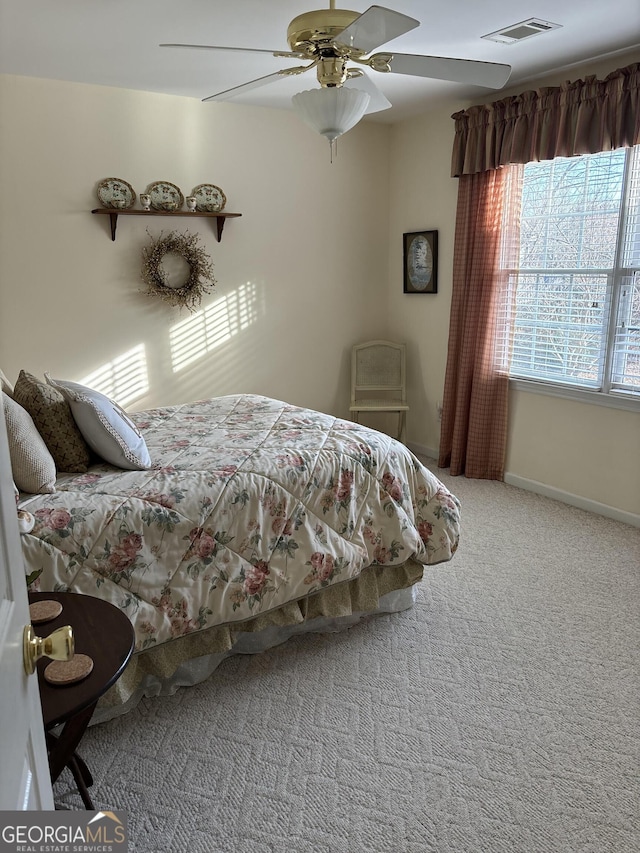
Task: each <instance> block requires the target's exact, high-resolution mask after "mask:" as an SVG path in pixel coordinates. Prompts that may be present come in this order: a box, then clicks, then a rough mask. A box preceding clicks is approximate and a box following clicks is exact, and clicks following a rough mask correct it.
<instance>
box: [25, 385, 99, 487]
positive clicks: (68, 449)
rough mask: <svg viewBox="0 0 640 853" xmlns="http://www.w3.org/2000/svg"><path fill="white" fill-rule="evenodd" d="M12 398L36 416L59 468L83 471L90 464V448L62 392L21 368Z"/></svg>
mask: <svg viewBox="0 0 640 853" xmlns="http://www.w3.org/2000/svg"><path fill="white" fill-rule="evenodd" d="M13 399H14V400H15V401H16V402H17V403H20V405H21V406H22V407H23V408H24V409H26V410H27V411H28V412H29V414H30V415H31V417H32V418H33V422H34V424H35V425H36V427H37V429H38V432H39V433H40V435H41V436H42V437H43V439H44V443H45V444H46V445H47V447H48V448H49V452H50V453H51V455H52V456H53V459H54V461H55V463H56V468H57V469H58V471H71V472H74V473H75V472H80V473H82V474H84V473H85V471H86V470H87V467H88V466H89V448H88V447H87V443H86V442H85V440H84V438H83V437H82V433H81V432H80V430H79V429H78V426H77V424H76V422H75V420H74V419H73V415H72V414H71V409H70V407H69V404H68V403H67V401H66V400H65V398H64V397H63V395H62V394H61V393H60V391H58V390H57V389H55V388H52V387H51V385H47V384H46V383H45V382H39V381H38V380H37V379H36V377H35V376H32V375H31V374H30V373H27V372H26V371H24V370H21V371H20V375H19V376H18V381H17V382H16V384H15V387H14V389H13Z"/></svg>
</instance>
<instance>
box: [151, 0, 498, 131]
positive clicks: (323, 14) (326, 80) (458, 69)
mask: <svg viewBox="0 0 640 853" xmlns="http://www.w3.org/2000/svg"><path fill="white" fill-rule="evenodd" d="M418 26H420V22H419V21H417V20H416V19H415V18H410V17H408V16H407V15H403V14H401V13H400V12H396V11H394V10H393V9H387V8H385V7H383V6H371V7H370V8H369V9H367V11H366V12H363V13H362V14H360V13H358V12H351V11H349V10H347V9H336V8H335V0H329V8H328V9H318V10H315V11H312V12H305V13H304V14H302V15H298V16H297V17H296V18H294V19H293V20H292V21H291V23H290V24H289V27H288V29H287V41H288V43H289V48H290V49H289V50H288V51H283V50H262V49H256V48H244V47H221V46H214V45H203V44H161V45H160V47H171V48H188V49H192V50H218V51H223V50H224V51H243V52H247V53H263V54H269V55H271V56H275V57H278V58H283V59H298V60H300V59H302V60H306V61H307V63H308V64H306V65H297V66H294V67H292V68H283V69H281V70H279V71H276V72H275V73H273V74H267V75H266V76H264V77H259V78H258V79H256V80H250V81H249V82H248V83H243V84H241V85H239V86H234V87H233V88H231V89H225V90H224V91H222V92H217V93H216V94H214V95H210V96H209V97H208V98H205V99H204V100H205V101H225V100H228V99H229V98H233V97H235V96H236V95H239V94H241V93H243V92H248V91H250V90H251V89H257V88H258V87H260V86H265V85H267V84H269V83H273V82H275V81H276V80H279V79H282V78H283V77H288V76H291V75H297V74H303V73H304V72H305V71H310V70H311V69H315V71H316V75H317V79H318V83H319V84H320V89H313V90H310V91H308V92H300V93H299V94H298V95H294V97H293V105H294V108H296V109H297V110H298V111H299V112H300V114H301V115H302V118H304V119H305V120H306V121H307V122H308V123H309V124H311V126H312V127H314V129H315V130H318V132H320V133H322V134H323V135H324V136H327V138H328V139H329V141H330V142H331V144H332V145H333V141H334V140H335V139H336V137H337V136H339V135H340V134H341V133H344V132H345V131H346V130H350V129H351V128H352V127H353V126H354V125H355V124H357V122H358V121H360V119H361V118H362V116H363V115H364V114H365V113H366V112H377V111H379V110H383V109H387V108H388V107H390V106H391V104H390V102H389V101H388V100H387V98H386V97H385V96H384V95H383V93H382V92H381V91H380V89H378V87H377V86H376V85H375V83H373V81H372V80H370V79H369V77H367V75H366V74H365V72H364V70H363V69H362V68H358V67H353V66H351V65H350V63H356V65H360V66H363V67H364V68H367V69H370V70H372V71H377V72H382V73H394V74H409V75H411V76H414V77H428V78H432V79H437V80H449V81H452V82H455V83H472V84H474V85H476V86H481V87H485V88H488V89H500V88H502V87H503V86H504V85H505V84H506V82H507V80H508V79H509V75H510V73H511V67H510V66H509V65H503V64H501V63H496V62H480V61H476V60H471V59H454V58H449V57H442V56H424V55H420V54H408V53H395V52H393V51H389V50H385V51H383V52H381V53H374V54H371V51H373V50H375V49H376V48H378V47H380V46H381V45H384V44H387V42H390V41H392V40H393V39H395V38H398V36H401V35H403V34H404V33H407V32H409V31H410V30H412V29H414V28H415V27H418ZM353 81H356V82H355V83H354V84H353V85H352V83H353Z"/></svg>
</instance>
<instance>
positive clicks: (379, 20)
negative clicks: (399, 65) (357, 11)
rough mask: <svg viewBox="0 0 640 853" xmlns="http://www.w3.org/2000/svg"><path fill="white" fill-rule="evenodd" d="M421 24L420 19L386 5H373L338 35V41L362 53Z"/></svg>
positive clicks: (368, 51)
mask: <svg viewBox="0 0 640 853" xmlns="http://www.w3.org/2000/svg"><path fill="white" fill-rule="evenodd" d="M419 26H420V21H416V19H415V18H409V17H408V15H402V14H400V12H394V10H393V9H386V8H385V7H384V6H371V7H369V9H367V11H366V12H363V13H362V15H360V17H358V18H356V19H355V21H353V23H351V24H349V26H348V27H345V28H344V30H343V31H342V32H341V33H340V35H339V36H337V38H336V42H337V43H338V44H344V45H346V46H347V47H353V48H356V49H357V50H360V51H362V53H370V52H371V51H372V50H375V49H376V47H380V45H381V44H386V43H387V42H388V41H391V40H392V39H395V38H398V36H401V35H404V33H408V32H409V30H413V29H414V28H415V27H419Z"/></svg>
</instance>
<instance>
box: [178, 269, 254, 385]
mask: <svg viewBox="0 0 640 853" xmlns="http://www.w3.org/2000/svg"><path fill="white" fill-rule="evenodd" d="M258 313H259V312H258V291H257V288H256V286H255V284H253V283H252V282H250V281H248V282H247V283H246V284H243V285H241V286H240V287H238V289H237V290H234V291H233V292H232V293H229V294H227V295H226V296H223V297H221V298H220V299H216V301H215V302H212V303H211V305H208V306H207V307H206V308H204V309H203V310H202V311H198V312H197V313H196V314H193V315H192V316H191V317H189V318H187V319H186V320H182V321H181V322H180V323H177V324H176V325H175V326H173V327H172V328H171V329H170V330H169V346H170V347H171V363H172V366H173V372H174V373H178V371H180V370H183V369H184V368H185V367H187V366H188V365H189V364H191V363H192V362H194V361H196V360H197V359H199V358H202V357H203V356H205V355H206V354H207V353H209V352H211V351H212V350H214V349H216V347H219V346H221V345H222V344H223V343H225V342H226V341H228V340H229V339H230V338H231V337H233V335H237V334H238V333H239V332H242V331H244V329H246V328H248V327H249V326H250V325H251V324H252V323H255V322H256V320H257V319H258Z"/></svg>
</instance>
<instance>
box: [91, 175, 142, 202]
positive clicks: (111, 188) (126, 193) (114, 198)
mask: <svg viewBox="0 0 640 853" xmlns="http://www.w3.org/2000/svg"><path fill="white" fill-rule="evenodd" d="M97 195H98V201H99V202H100V204H101V205H102V206H103V207H109V208H113V209H114V210H127V208H129V207H133V203H134V201H135V200H136V194H135V192H134V191H133V187H132V186H131V184H128V183H127V182H126V181H123V180H122V178H105V179H104V181H100V183H99V184H98V189H97Z"/></svg>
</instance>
